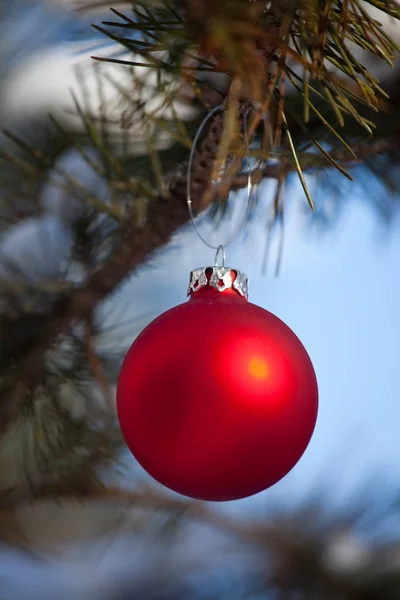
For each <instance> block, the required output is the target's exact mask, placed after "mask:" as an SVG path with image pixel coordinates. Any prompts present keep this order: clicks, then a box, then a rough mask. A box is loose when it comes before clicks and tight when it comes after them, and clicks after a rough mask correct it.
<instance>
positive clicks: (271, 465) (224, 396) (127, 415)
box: [117, 267, 318, 501]
mask: <svg viewBox="0 0 400 600" xmlns="http://www.w3.org/2000/svg"><path fill="white" fill-rule="evenodd" d="M189 293H190V294H191V298H190V300H189V301H188V302H186V303H184V304H181V305H179V306H176V307H175V308H172V309H171V310H168V311H167V312H165V313H163V314H162V315H161V316H159V317H158V318H157V319H155V320H154V321H153V322H152V323H150V325H148V326H147V327H146V328H145V329H144V330H143V331H142V333H141V334H140V335H139V336H138V338H137V339H136V340H135V342H134V343H133V344H132V346H131V348H130V350H129V351H128V354H127V356H126V358H125V361H124V363H123V365H122V369H121V373H120V377H119V382H118V390H117V408H118V417H119V421H120V425H121V429H122V432H123V435H124V437H125V440H126V443H127V445H128V447H129V449H130V450H131V452H132V454H133V455H134V456H135V458H136V459H137V461H138V462H139V463H140V464H141V465H142V467H143V468H144V469H145V470H146V471H147V472H148V473H149V474H150V475H152V476H153V477H154V479H156V480H157V481H159V482H160V483H162V484H163V485H165V486H166V487H168V488H170V489H171V490H174V491H176V492H179V493H181V494H184V495H186V496H190V497H192V498H197V499H200V500H209V501H222V500H236V499H239V498H245V497H247V496H251V495H253V494H256V493H258V492H261V491H262V490H265V489H266V488H268V487H270V486H271V485H273V484H274V483H276V482H277V481H279V480H280V479H282V477H284V476H285V475H286V474H287V473H288V472H289V471H290V470H291V469H292V468H293V467H294V466H295V464H296V463H297V461H298V460H299V459H300V457H301V456H302V454H303V453H304V451H305V449H306V447H307V445H308V443H309V441H310V438H311V435H312V433H313V430H314V426H315V422H316V418H317V411H318V388H317V381H316V377H315V373H314V369H313V366H312V363H311V361H310V358H309V356H308V354H307V352H306V350H305V348H304V347H303V345H302V344H301V342H300V340H299V339H298V338H297V337H296V335H295V334H294V333H293V332H292V331H291V329H289V327H288V326H287V325H285V323H283V322H282V321H281V320H280V319H278V317H276V316H274V315H273V314H271V313H270V312H268V311H267V310H264V309H262V308H260V307H259V306H256V305H255V304H252V303H250V302H248V301H247V277H246V276H245V275H243V273H240V272H239V271H237V270H232V269H230V268H226V267H208V268H204V269H196V270H195V271H193V272H192V274H191V281H190V286H189Z"/></svg>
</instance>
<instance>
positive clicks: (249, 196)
mask: <svg viewBox="0 0 400 600" xmlns="http://www.w3.org/2000/svg"><path fill="white" fill-rule="evenodd" d="M223 109H224V107H223V105H222V104H220V105H219V106H216V107H215V108H214V109H213V110H212V111H210V112H209V113H208V114H207V115H206V116H205V118H204V119H203V121H202V123H201V125H200V127H199V128H198V130H197V132H196V135H195V137H194V140H193V143H192V148H191V151H190V156H189V163H188V169H187V177H186V196H187V206H188V210H189V215H190V220H191V222H192V225H193V229H194V230H195V232H196V234H197V235H198V237H199V238H200V239H201V241H202V242H203V244H205V245H206V246H208V248H211V249H212V250H216V251H217V254H216V255H215V261H216V263H217V258H218V254H219V252H220V250H221V249H222V252H223V265H222V266H224V264H225V248H226V246H229V244H231V243H232V242H233V240H234V239H235V238H236V236H237V235H238V233H239V231H240V230H241V229H242V227H243V225H244V224H245V222H246V220H247V217H248V214H249V210H250V207H251V205H252V202H251V200H252V196H253V194H252V191H253V185H252V182H251V158H250V144H249V139H248V134H247V120H248V116H249V113H250V111H251V107H250V108H248V109H247V111H246V113H245V116H244V119H243V133H244V138H245V142H246V150H247V156H246V158H247V172H248V179H247V205H246V212H245V214H244V216H243V219H242V221H241V222H240V223H239V226H238V227H237V228H236V230H235V231H234V233H233V234H232V236H231V237H230V238H229V239H228V241H227V242H225V244H223V245H222V244H219V245H218V246H214V245H213V244H210V243H209V242H207V240H206V239H205V238H204V237H203V236H202V235H201V233H200V231H199V229H198V227H197V225H196V223H195V216H194V214H193V208H192V193H191V183H192V165H193V158H194V154H195V151H196V148H197V143H198V141H199V138H200V136H201V134H202V131H203V129H204V127H205V126H206V124H207V122H208V121H209V119H211V117H212V116H213V115H215V114H216V113H217V112H219V111H221V110H223Z"/></svg>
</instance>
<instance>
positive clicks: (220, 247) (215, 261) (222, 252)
mask: <svg viewBox="0 0 400 600" xmlns="http://www.w3.org/2000/svg"><path fill="white" fill-rule="evenodd" d="M220 252H221V255H222V265H218V256H219V253H220ZM219 266H221V267H225V248H224V247H223V245H222V244H220V245H219V246H218V248H217V251H216V253H215V260H214V267H219Z"/></svg>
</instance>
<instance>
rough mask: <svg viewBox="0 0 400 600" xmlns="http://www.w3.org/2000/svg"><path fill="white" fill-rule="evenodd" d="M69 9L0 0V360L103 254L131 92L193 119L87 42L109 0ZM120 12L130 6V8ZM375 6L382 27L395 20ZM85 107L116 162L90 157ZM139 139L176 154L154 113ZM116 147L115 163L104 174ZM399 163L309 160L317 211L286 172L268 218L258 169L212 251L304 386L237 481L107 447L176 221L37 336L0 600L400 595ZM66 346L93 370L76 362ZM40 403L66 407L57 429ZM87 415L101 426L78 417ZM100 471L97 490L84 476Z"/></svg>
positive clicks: (269, 183) (177, 252) (189, 263)
mask: <svg viewBox="0 0 400 600" xmlns="http://www.w3.org/2000/svg"><path fill="white" fill-rule="evenodd" d="M84 4H85V3H84V2H83V1H82V2H77V3H75V4H74V3H73V2H69V1H68V0H64V1H61V0H59V1H57V0H52V1H50V0H48V1H47V2H46V1H43V2H41V1H39V0H37V1H33V0H10V1H7V0H2V3H1V5H0V12H1V19H0V81H1V87H0V90H1V93H0V124H1V128H2V129H3V130H5V134H4V135H3V137H2V139H1V141H0V150H1V156H2V162H1V165H0V189H1V193H0V198H1V199H0V210H1V213H0V222H1V228H0V232H1V233H0V289H1V294H0V313H1V315H2V318H4V319H3V320H4V322H5V317H4V315H6V317H7V319H8V321H7V322H11V321H12V323H13V325H12V328H7V327H8V326H6V325H5V324H3V325H2V329H1V336H0V337H1V339H2V341H1V350H0V363H1V367H2V373H4V372H5V369H6V367H5V365H8V362H7V360H8V359H9V357H10V356H11V354H12V352H14V349H15V347H16V346H17V344H19V343H22V342H23V341H24V340H25V339H27V335H28V332H30V331H32V330H33V329H34V328H35V327H37V326H38V319H39V320H40V315H44V314H46V311H48V306H49V303H50V302H51V299H52V298H53V295H54V294H57V293H59V291H60V290H61V289H62V290H65V289H70V286H74V285H76V284H79V282H82V281H84V279H85V276H86V269H88V268H89V267H88V265H89V266H90V268H93V267H96V265H98V264H101V261H102V260H103V258H102V257H104V256H108V255H109V253H110V252H111V251H112V249H113V248H114V245H115V244H116V243H117V242H118V231H117V229H118V228H117V227H116V225H115V223H117V224H118V222H119V219H121V218H122V215H123V212H122V210H123V209H122V208H121V207H124V206H125V205H126V204H127V203H128V201H129V194H130V189H131V188H130V187H129V185H131V184H132V185H133V184H134V181H135V177H136V176H137V173H138V172H145V171H146V169H147V170H148V169H149V165H148V156H149V155H150V156H151V155H152V152H153V150H152V148H149V144H148V140H149V135H150V134H149V130H148V129H147V128H146V126H145V123H144V121H143V119H142V118H138V117H137V114H138V113H137V112H135V111H134V110H133V109H132V103H135V102H139V100H140V103H141V105H142V106H143V107H144V110H154V111H161V112H162V117H163V119H165V120H166V121H167V122H168V121H170V122H173V121H174V119H175V116H176V114H178V116H179V119H180V120H182V121H183V122H184V123H185V124H186V125H187V130H188V132H189V133H191V132H192V131H194V129H195V126H196V123H198V121H197V120H198V117H199V109H198V107H197V106H196V105H195V104H194V103H193V102H192V99H191V98H189V99H187V98H186V97H185V96H184V95H181V96H179V95H178V96H177V97H175V100H174V103H173V106H172V108H171V106H168V107H165V106H164V105H163V104H162V102H161V101H160V102H158V100H157V95H156V94H155V92H154V90H155V89H156V88H155V87H154V86H155V83H154V82H153V79H152V76H151V74H150V75H149V74H148V73H147V72H146V73H145V72H144V69H142V71H141V72H139V73H138V72H135V73H134V75H133V74H132V68H130V67H127V66H123V65H119V64H113V63H98V62H97V63H96V62H95V61H93V60H92V59H91V58H90V57H91V56H92V55H97V56H108V57H120V56H121V52H122V50H121V48H120V47H119V46H118V45H117V44H116V43H113V42H112V41H110V40H109V39H108V38H107V37H106V36H104V35H103V34H102V33H101V32H99V31H98V30H95V29H93V28H92V27H91V24H92V23H97V24H99V23H101V21H104V20H112V19H111V17H112V16H113V15H112V14H111V13H110V10H109V6H108V4H109V3H98V5H96V7H95V8H91V9H87V10H82V8H83V6H82V5H84ZM116 4H118V3H116ZM116 4H115V6H116ZM118 10H119V11H121V12H124V14H126V15H128V14H131V13H130V12H129V11H131V5H130V4H129V3H119V4H118ZM373 10H376V9H374V8H371V11H373ZM114 17H115V15H114ZM380 20H381V22H383V24H384V26H385V28H386V29H385V30H386V31H387V32H388V33H389V34H390V35H392V36H393V37H394V39H395V41H396V40H397V42H400V31H399V29H398V26H397V25H396V23H395V21H394V20H393V19H391V18H389V17H385V18H384V19H383V18H381V19H380ZM365 61H366V66H367V67H368V68H370V69H371V70H372V71H373V72H374V73H375V74H376V76H377V77H378V78H379V79H380V80H381V85H382V86H383V87H385V86H387V87H388V88H391V89H394V90H395V89H396V85H397V83H396V82H397V78H398V70H397V69H396V68H394V69H388V68H387V66H385V65H382V61H381V62H377V61H376V60H375V59H371V60H370V59H369V58H368V57H365ZM368 61H370V62H368ZM138 78H139V79H140V81H141V84H140V85H139V84H138ZM169 84H170V82H168V81H167V82H166V85H169ZM79 106H85V110H86V112H85V114H86V115H87V114H89V113H90V115H91V118H92V119H93V120H92V122H91V123H92V125H91V124H90V122H89V124H88V123H87V122H86V121H84V118H83V116H82V114H81V113H80V111H79V110H78V108H79ZM135 106H136V105H135ZM150 106H151V107H152V108H151V109H150V108H149V107H150ZM393 118H394V117H393ZM93 123H96V124H97V125H98V131H100V132H101V133H102V135H103V138H102V139H103V142H104V140H106V141H107V146H106V145H104V146H102V148H103V150H104V152H106V151H107V152H110V153H111V154H112V156H113V157H115V159H113V160H115V162H114V163H113V161H112V160H111V159H110V161H109V163H108V165H110V164H111V165H112V167H109V169H108V171H107V168H106V169H104V168H103V166H102V165H103V163H102V159H103V158H104V153H103V156H102V155H101V153H100V152H99V147H98V146H97V147H96V144H95V143H94V142H95V141H96V135H97V134H96V133H94V129H93ZM393 123H394V121H393ZM105 124H107V127H106V125H105ZM150 137H151V139H152V140H153V142H152V143H154V145H155V147H156V150H157V152H160V153H161V155H162V157H163V160H164V161H165V160H166V159H165V155H163V154H162V153H163V152H166V153H170V159H171V160H173V161H175V162H177V161H178V160H179V156H178V155H177V156H175V155H173V154H172V150H173V138H172V134H171V133H170V130H169V129H168V128H165V129H164V130H162V131H161V132H158V133H157V134H156V135H155V136H153V134H152V133H151V135H150ZM24 145H25V146H26V147H24ZM119 161H121V163H123V165H124V169H125V171H124V173H125V174H126V173H128V176H127V177H126V178H125V179H124V178H123V177H122V176H121V177H120V178H119V177H118V176H116V175H115V173H117V174H118V168H117V167H116V166H115V165H117V164H118V162H119ZM163 164H164V163H163ZM166 168H167V170H168V164H167V167H166ZM113 169H114V170H113ZM111 172H112V176H110V173H111ZM146 172H147V171H146ZM397 173H398V167H397V165H396V161H392V159H390V160H389V159H388V158H387V157H386V156H379V155H378V156H373V157H372V158H371V161H370V162H369V163H368V164H359V165H353V167H352V176H353V178H354V180H355V181H354V182H348V181H346V180H344V178H342V177H341V175H340V174H338V173H332V172H331V171H326V170H324V171H320V172H315V173H310V174H307V176H306V177H307V183H308V185H309V188H310V190H311V191H312V193H313V197H314V202H315V205H316V209H315V211H314V213H311V211H310V210H309V207H308V205H307V201H306V200H305V198H304V195H303V191H302V188H301V186H300V183H299V181H298V178H297V176H296V174H294V175H293V176H291V177H289V179H288V180H287V182H286V184H285V189H284V197H285V217H284V219H283V218H282V219H280V220H276V218H275V217H274V211H273V201H274V197H275V189H276V182H275V181H274V180H271V179H265V180H263V181H262V183H261V184H260V185H258V186H257V188H256V190H255V191H256V194H257V203H256V206H255V207H254V208H253V209H252V211H251V213H250V218H249V220H248V223H247V224H246V227H245V228H244V229H243V230H242V232H241V234H240V235H239V237H238V238H237V240H236V241H235V243H234V244H232V246H230V247H229V250H228V254H227V260H228V262H229V263H230V264H232V265H234V266H235V267H237V268H239V269H241V270H243V271H244V272H245V273H247V274H248V276H249V279H250V300H251V301H252V302H254V303H255V304H258V305H260V306H262V307H263V308H265V309H268V310H270V311H271V312H273V313H275V314H276V315H278V316H279V317H280V318H281V319H282V320H283V321H285V322H286V323H287V324H288V325H289V326H290V327H291V328H292V329H293V330H294V332H295V333H296V334H297V335H298V337H299V338H300V339H301V340H302V342H303V344H304V345H305V347H306V348H307V350H308V352H309V354H310V357H311V359H312V361H313V363H314V367H315V371H316V373H317V378H318V383H319V390H320V409H319V417H318V422H317V427H316V430H315V433H314V436H313V438H312V440H311V443H310V445H309V447H308V449H307V451H306V453H305V455H304V456H303V458H302V459H301V461H300V462H299V463H298V464H297V465H296V467H295V468H294V469H293V470H292V471H291V472H290V473H289V475H287V477H286V478H285V479H284V480H282V481H280V482H279V483H278V484H276V485H275V486H274V487H273V488H271V489H268V490H266V491H265V492H263V493H261V494H259V495H257V496H255V497H252V498H249V499H246V500H242V501H238V502H232V503H225V504H223V505H220V506H214V505H210V506H208V505H204V504H202V503H196V502H191V501H188V500H186V499H184V498H182V497H179V496H178V495H174V494H172V493H169V492H168V491H166V490H165V489H163V488H162V487H161V486H158V485H157V484H156V483H155V482H153V481H151V480H150V478H148V476H147V475H146V474H145V473H144V472H143V471H142V470H141V469H140V467H138V466H137V465H136V464H135V461H134V459H133V457H131V456H130V454H129V453H128V452H127V451H125V449H124V446H123V443H122V441H121V440H120V437H119V431H118V427H117V425H116V423H115V416H114V412H113V410H114V409H113V406H114V402H115V385H116V378H117V374H118V369H119V366H120V364H121V360H122V358H123V356H124V353H125V352H126V350H127V349H128V347H129V346H130V344H131V343H132V341H133V339H134V338H135V337H136V336H137V334H138V333H139V332H140V331H141V329H142V328H143V327H144V326H145V325H146V324H147V323H149V322H150V321H151V320H152V319H153V318H155V317H156V316H157V315H158V314H160V313H162V312H163V311H165V310H167V309H168V308H170V307H172V306H174V305H176V304H178V303H180V302H184V301H185V299H186V289H187V281H188V275H189V271H190V270H191V269H193V268H196V267H197V266H199V265H202V264H208V263H210V260H213V258H214V256H213V252H212V251H210V250H209V249H208V248H207V247H205V246H204V245H203V244H202V243H201V241H200V240H199V239H198V238H197V236H196V234H195V232H194V231H193V229H192V228H191V227H190V226H189V225H187V226H183V227H180V228H179V229H178V230H177V231H176V232H175V234H174V235H173V238H172V240H171V241H170V242H169V243H168V244H167V245H166V246H164V247H162V248H161V249H160V250H158V251H157V252H156V253H155V254H153V255H152V258H151V260H150V261H148V262H147V263H146V264H145V265H143V266H140V267H139V268H137V269H136V270H135V271H134V274H133V275H134V276H129V277H126V278H125V280H124V281H123V283H122V285H120V286H119V288H118V290H117V291H116V292H115V293H113V294H112V295H111V296H110V297H109V298H107V299H105V300H103V301H101V302H99V303H98V305H97V307H96V311H95V314H94V316H93V322H92V330H91V331H90V336H89V342H87V344H86V342H84V341H82V340H86V337H85V336H82V335H81V334H80V332H79V331H78V332H74V333H73V335H71V338H70V339H67V340H66V342H65V345H64V346H63V347H62V348H61V347H60V348H57V350H55V351H54V356H52V357H51V358H50V359H49V360H50V364H51V365H53V367H52V368H53V370H52V371H51V372H52V374H53V376H54V373H56V372H57V373H58V374H60V373H62V376H61V375H60V376H59V377H58V379H57V380H56V381H55V379H54V378H55V376H54V377H53V379H54V381H55V383H54V381H53V380H51V381H52V382H53V383H50V384H49V387H48V388H43V389H41V390H39V391H36V392H35V394H36V395H35V400H34V406H35V408H34V409H33V411H32V414H28V415H24V416H23V418H22V417H21V419H16V422H15V425H14V427H13V428H12V429H11V431H8V432H6V433H4V434H3V435H2V438H1V443H0V498H3V499H2V500H0V598H1V599H2V600H3V599H4V600H13V599H16V600H17V599H18V600H20V599H25V598H26V599H28V598H29V599H33V598H38V599H39V598H40V599H43V600H45V599H46V598H49V599H50V598H54V597H56V598H59V599H60V600H61V599H63V598H65V599H66V600H67V599H68V600H69V599H71V600H72V599H74V600H77V599H82V600H84V599H85V600H86V599H91V598H96V599H101V600H128V599H133V598H149V599H150V598H154V599H156V598H157V599H158V598H163V599H164V598H171V599H178V598H184V599H186V598H188V599H189V598H229V599H231V600H233V599H235V598H248V599H250V598H251V599H256V598H257V599H258V598H268V599H269V598H277V599H278V598H279V599H281V598H288V599H296V600H297V599H302V598H310V599H311V598H313V599H317V598H318V599H319V598H321V599H323V598H334V599H338V600H339V599H342V598H343V599H348V598H349V599H350V598H351V599H353V598H354V599H357V600H364V599H373V600H375V599H378V598H379V599H383V600H386V599H396V600H397V599H398V598H399V597H400V520H399V500H400V497H399V492H400V486H399V481H400V444H399V439H398V438H399V433H398V429H399V423H400V404H399V401H398V400H399V392H398V389H399V385H398V373H399V368H398V362H399V355H400V345H399V340H400V319H399V314H398V311H399V306H400V266H399V256H400V235H399V231H400V229H399V226H400V222H399V212H398V205H399V202H398V198H399V196H398V177H397ZM132 182H133V183H132ZM122 183H124V184H125V187H124V186H123V185H122ZM118 186H119V187H118ZM116 194H118V202H117V203H116V202H115V197H116ZM230 200H232V202H231V201H230V202H229V204H228V210H227V212H226V214H225V215H224V218H223V219H222V222H221V225H220V226H218V227H216V225H215V220H212V219H210V218H208V217H207V218H205V219H202V220H201V228H202V231H204V232H205V233H206V234H207V235H208V236H209V237H210V239H211V240H212V241H213V243H217V244H218V243H220V240H221V238H222V239H224V238H226V237H228V236H229V232H230V231H233V230H234V228H235V226H236V224H237V223H238V222H239V220H240V219H241V218H242V215H243V213H244V211H245V209H246V201H247V196H246V194H245V193H244V192H242V191H239V192H232V194H231V197H230ZM78 229H79V236H78V235H77V230H78ZM77 239H78V242H79V243H78V242H77ZM79 253H81V254H79ZM82 255H84V256H85V260H83V259H82ZM21 311H24V315H25V316H24V319H22V318H21ZM38 315H39V316H38ZM10 332H11V333H10ZM21 340H22V341H21ZM88 348H89V349H88ZM82 352H87V353H86V354H84V356H85V357H86V358H88V356H89V359H88V362H89V369H88V370H85V371H84V372H82V373H81V372H80V366H81V365H82ZM54 365H56V366H54ZM7 368H10V369H11V366H10V367H7ZM49 368H50V367H49ZM2 377H3V375H2ZM54 398H57V402H59V403H60V406H61V405H62V406H65V405H68V407H69V409H70V410H71V411H72V413H73V414H74V419H75V420H74V428H73V431H72V429H71V430H70V429H68V428H67V425H65V428H64V430H63V435H64V436H65V435H66V438H65V439H64V438H63V442H62V443H60V444H59V443H58V440H59V437H57V436H58V433H57V432H59V429H60V425H59V423H58V422H56V417H55V416H54V414H53V412H52V403H51V401H52V399H54ZM110 405H111V407H112V408H111V410H110ZM95 410H96V411H97V413H96V414H97V419H98V422H97V424H98V423H101V427H100V426H99V427H94V426H93V422H92V421H93V420H94V419H91V415H93V414H94V411H95ZM97 419H96V421H97ZM38 423H40V424H41V426H43V427H44V428H45V430H46V431H47V432H50V433H49V436H50V434H51V435H53V432H56V433H54V436H55V437H54V439H56V440H57V443H55V442H54V444H53V442H51V443H50V444H49V448H50V449H49V450H47V453H41V452H39V454H37V445H38V443H39V442H38V439H39V437H40V436H38V434H37V427H38ZM60 435H61V434H60ZM57 444H58V445H57ZM39 446H40V444H39ZM42 447H43V443H42V445H41V446H40V448H42ZM52 463H54V464H52ZM50 467H51V468H50ZM49 473H50V474H49ZM89 480H90V482H93V487H91V488H90V493H89V492H88V489H89V487H88V488H86V487H85V486H86V484H88V486H89V483H88V482H89ZM100 481H101V483H102V486H105V487H101V490H102V491H101V492H98V493H97V492H93V490H96V489H98V488H97V487H96V486H97V484H99V485H100V483H99V482H100ZM51 482H56V484H57V485H54V487H52V485H53V484H52V483H51ZM63 482H64V483H63ZM79 490H81V491H82V493H81V494H80V493H79ZM104 490H106V491H104ZM122 490H124V491H122ZM89 496H90V498H89Z"/></svg>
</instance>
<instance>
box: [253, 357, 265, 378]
mask: <svg viewBox="0 0 400 600" xmlns="http://www.w3.org/2000/svg"><path fill="white" fill-rule="evenodd" d="M249 373H250V375H251V376H252V377H254V379H267V377H268V375H269V367H268V365H267V363H266V362H265V360H264V359H262V358H260V357H259V356H253V357H252V358H251V359H250V362H249Z"/></svg>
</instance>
